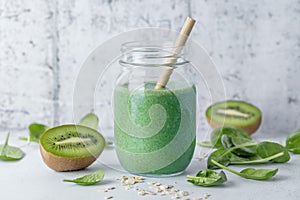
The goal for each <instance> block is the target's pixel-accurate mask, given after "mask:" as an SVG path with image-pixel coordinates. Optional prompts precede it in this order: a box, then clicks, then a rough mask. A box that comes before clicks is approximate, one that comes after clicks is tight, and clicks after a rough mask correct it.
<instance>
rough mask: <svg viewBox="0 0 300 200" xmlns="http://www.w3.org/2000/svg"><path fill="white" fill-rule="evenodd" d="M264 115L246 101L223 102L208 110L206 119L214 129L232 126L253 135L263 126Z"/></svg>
mask: <svg viewBox="0 0 300 200" xmlns="http://www.w3.org/2000/svg"><path fill="white" fill-rule="evenodd" d="M261 118H262V113H261V111H260V110H259V108H257V107H256V106H254V105H252V104H249V103H247V102H244V101H234V100H228V101H222V102H218V103H215V104H213V105H211V106H210V107H209V108H208V109H207V110H206V119H207V121H208V123H209V124H210V126H211V127H212V128H217V127H221V126H232V127H236V128H240V129H243V130H244V131H246V132H247V133H248V134H249V135H251V134H253V133H254V132H255V131H256V130H257V129H258V128H259V126H260V124H261Z"/></svg>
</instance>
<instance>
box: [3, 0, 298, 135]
mask: <svg viewBox="0 0 300 200" xmlns="http://www.w3.org/2000/svg"><path fill="white" fill-rule="evenodd" d="M0 2H1V3H0V49H1V51H0V127H1V129H15V128H16V129H24V128H25V127H27V126H28V124H29V123H31V122H33V121H39V122H44V123H48V124H57V123H65V122H71V121H72V120H73V118H72V105H71V102H72V92H73V86H74V83H75V78H76V76H77V74H78V72H79V70H80V66H81V64H82V62H83V61H84V59H85V58H86V56H87V55H88V53H89V52H90V51H91V50H92V49H93V48H95V47H96V46H97V45H99V44H101V42H103V41H105V40H106V39H108V38H110V37H112V36H113V35H115V34H118V33H121V32H123V31H128V30H132V29H134V28H137V27H164V28H170V29H174V30H179V29H180V27H181V25H182V23H183V21H184V19H185V17H186V16H187V15H190V16H192V17H194V18H196V19H197V21H198V22H197V25H196V28H195V29H194V30H193V34H192V38H193V39H194V40H195V41H197V42H199V43H200V44H202V46H204V47H205V48H206V49H207V51H208V52H209V54H210V56H211V57H212V59H213V60H214V61H215V63H216V64H217V66H218V69H219V71H220V73H221V74H222V77H223V79H224V83H225V86H226V92H227V96H228V98H234V99H242V100H246V101H250V102H252V103H254V104H256V105H258V106H259V107H260V108H261V109H262V111H263V115H264V118H263V126H262V129H261V131H262V132H265V133H266V134H268V135H270V136H271V135H274V134H286V133H287V132H289V131H291V130H294V129H296V128H300V122H299V121H300V109H299V106H300V84H299V83H300V81H299V77H300V1H299V0H251V1H249V0H181V1H180V0H164V1H158V0H156V1H146V0H144V1H134V0H123V1H121V0H115V1H114V0H76V1H75V0H52V1H46V0H30V1H28V0H0ZM202 114H203V113H202Z"/></svg>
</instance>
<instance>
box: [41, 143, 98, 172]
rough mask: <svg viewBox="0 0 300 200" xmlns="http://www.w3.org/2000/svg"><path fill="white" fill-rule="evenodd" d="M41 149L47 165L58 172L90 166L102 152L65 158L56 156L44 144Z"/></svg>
mask: <svg viewBox="0 0 300 200" xmlns="http://www.w3.org/2000/svg"><path fill="white" fill-rule="evenodd" d="M40 151H41V155H42V158H43V160H44V162H45V163H46V165H47V166H48V167H49V168H51V169H53V170H55V171H58V172H65V171H76V170H81V169H84V168H86V167H88V166H90V165H91V164H92V163H93V162H94V161H95V160H96V159H97V158H98V157H99V156H100V154H101V153H99V154H97V155H91V156H86V157H80V158H65V157H60V156H56V155H54V154H52V153H49V152H47V151H45V149H44V148H43V146H42V145H40Z"/></svg>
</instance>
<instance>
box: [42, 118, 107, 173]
mask: <svg viewBox="0 0 300 200" xmlns="http://www.w3.org/2000/svg"><path fill="white" fill-rule="evenodd" d="M104 147H105V140H104V138H103V136H102V135H101V134H100V133H99V132H98V131H96V130H95V129H92V128H89V127H86V126H81V125H72V124H71V125H63V126H58V127H55V128H51V129H48V130H47V131H46V132H45V133H43V134H42V135H41V137H40V151H41V155H42V158H43V160H44V162H45V163H46V165H47V166H48V167H50V168H51V169H54V170H56V171H73V170H80V169H83V168H86V167H88V166H89V165H90V164H92V163H93V162H94V161H95V160H96V159H97V158H98V157H99V155H100V154H101V152H102V151H103V149H104Z"/></svg>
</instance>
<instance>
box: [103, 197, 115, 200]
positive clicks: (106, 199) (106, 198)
mask: <svg viewBox="0 0 300 200" xmlns="http://www.w3.org/2000/svg"><path fill="white" fill-rule="evenodd" d="M112 198H114V197H113V196H107V197H104V199H105V200H108V199H112Z"/></svg>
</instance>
